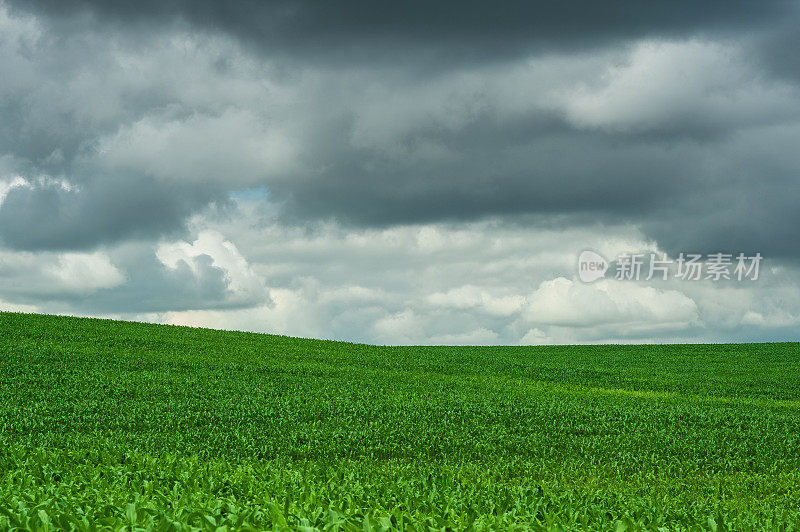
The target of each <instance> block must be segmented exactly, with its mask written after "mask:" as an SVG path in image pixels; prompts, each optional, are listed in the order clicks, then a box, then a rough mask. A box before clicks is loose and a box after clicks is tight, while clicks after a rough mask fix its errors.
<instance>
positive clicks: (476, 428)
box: [0, 313, 800, 530]
mask: <svg viewBox="0 0 800 532" xmlns="http://www.w3.org/2000/svg"><path fill="white" fill-rule="evenodd" d="M0 438H1V442H2V443H0V528H14V527H18V528H21V529H49V530H53V529H62V528H63V529H75V530H96V529H114V530H117V529H153V530H180V529H189V528H190V527H192V528H194V529H203V530H218V529H222V530H225V529H230V530H233V529H247V528H250V529H258V530H261V529H278V530H285V529H287V528H288V529H304V530H311V529H342V530H381V529H402V530H431V529H435V530H445V529H459V530H460V529H468V528H472V529H477V530H480V529H520V530H527V529H534V530H550V529H559V528H563V529H568V530H572V529H579V530H637V529H646V530H663V529H669V530H700V529H709V530H726V529H733V530H763V529H769V530H773V529H774V530H797V529H798V527H800V504H798V501H800V344H796V343H782V344H741V345H671V346H593V347H577V346H569V347H376V346H368V345H359V344H349V343H340V342H329V341H320V340H302V339H296V338H288V337H282V336H271V335H259V334H250V333H239V332H224V331H214V330H205V329H190V328H184V327H171V326H159V325H148V324H141V323H124V322H114V321H107V320H94V319H81V318H69V317H54V316H41V315H32V314H13V313H0Z"/></svg>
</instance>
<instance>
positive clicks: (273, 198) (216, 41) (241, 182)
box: [0, 0, 800, 345]
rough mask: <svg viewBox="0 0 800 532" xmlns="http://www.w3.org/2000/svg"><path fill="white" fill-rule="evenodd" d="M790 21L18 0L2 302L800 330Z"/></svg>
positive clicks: (493, 331)
mask: <svg viewBox="0 0 800 532" xmlns="http://www.w3.org/2000/svg"><path fill="white" fill-rule="evenodd" d="M798 28H800V2H797V1H759V2H752V1H748V2H745V1H737V0H725V1H722V0H709V1H704V2H696V1H688V0H685V1H682V0H678V1H675V0H672V1H669V2H667V1H660V0H653V1H649V2H619V1H613V0H612V1H609V2H595V1H591V2H590V1H585V0H572V1H565V2H558V3H547V4H545V3H532V2H531V3H528V2H514V3H499V4H498V3H489V2H470V1H466V2H465V1H463V0H462V1H458V2H455V1H449V0H447V1H437V2H422V1H415V0H411V1H408V2H381V1H369V2H368V1H342V2H328V1H322V0H318V1H314V0H285V1H283V0H282V1H264V2H257V1H254V0H249V1H245V0H242V1H230V2H223V1H209V0H197V1H194V0H193V1H189V0H160V1H155V0H143V1H140V2H135V3H131V2H128V1H121V0H110V1H109V0H105V1H101V0H43V1H28V0H26V1H22V0H19V1H17V0H0V310H10V311H20V312H43V313H52V314H72V315H80V316H98V317H109V318H115V319H125V320H138V321H149V322H157V323H170V324H179V325H191V326H201V327H213V328H223V329H234V330H248V331H256V332H268V333H277V334H288V335H293V336H304V337H316V338H330V339H339V340H348V341H357V342H367V343H376V344H487V345H493V344H525V345H527V344H563V343H568V344H583V343H651V342H657V343H667V342H742V341H773V340H795V341H796V340H798V336H800V335H798V331H800V238H798V236H797V230H798V228H799V227H800V208H798V205H799V204H800V149H798V147H800V142H799V141H800V54H798V53H797V50H798V49H800V31H798ZM584 250H592V251H594V252H595V253H597V254H598V255H600V256H601V257H602V258H604V259H606V260H607V262H608V263H609V265H608V270H607V272H606V274H605V276H602V277H601V278H599V279H597V280H594V281H593V282H584V281H582V280H581V277H580V276H579V265H578V260H579V256H580V254H581V252H582V251H584ZM716 253H723V254H726V255H730V258H731V261H732V262H731V265H730V268H729V273H730V277H731V279H725V278H724V277H723V278H719V279H715V278H714V277H713V276H710V275H707V273H708V272H709V271H710V270H708V264H707V262H708V261H709V260H710V258H709V256H710V255H713V254H716ZM681 254H683V256H684V257H688V256H689V255H690V254H697V255H700V256H701V260H702V262H703V263H704V268H705V269H704V270H703V272H702V275H701V278H700V279H697V280H692V279H687V278H682V277H681V276H680V273H681V272H680V270H679V267H680V257H681ZM739 254H742V255H743V257H744V258H745V259H749V258H751V257H755V256H756V254H759V256H760V257H762V258H761V260H760V262H759V263H758V264H759V270H758V276H757V278H754V277H756V276H755V275H754V272H753V271H752V270H751V275H750V277H747V276H745V277H744V278H743V279H737V276H736V274H735V270H734V267H735V266H736V264H737V257H738V255H739ZM631 256H641V257H643V258H644V264H643V266H642V276H641V278H639V279H636V278H632V276H630V275H629V276H628V277H626V276H625V275H621V272H624V264H625V262H626V260H627V259H626V258H625V257H628V258H630V257H631ZM651 257H656V258H659V259H660V260H665V261H666V262H668V263H670V265H669V271H668V272H666V273H667V274H666V279H665V278H663V276H662V275H656V276H653V278H651V279H649V280H648V279H646V277H648V275H647V273H648V268H649V265H650V264H651V262H652V261H651ZM634 260H635V259H634ZM750 264H751V265H752V261H751V263H750ZM726 268H727V266H726ZM618 277H619V278H618Z"/></svg>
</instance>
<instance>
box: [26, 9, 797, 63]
mask: <svg viewBox="0 0 800 532" xmlns="http://www.w3.org/2000/svg"><path fill="white" fill-rule="evenodd" d="M13 3H14V5H15V6H17V7H18V8H20V9H25V10H32V11H34V12H37V13H40V14H44V15H50V16H53V17H56V18H63V17H67V16H70V15H76V16H82V15H85V14H86V13H91V14H94V15H96V17H97V19H96V22H97V23H98V24H107V23H109V22H111V23H115V24H118V25H120V26H127V27H130V26H131V25H133V27H135V28H137V30H141V29H143V28H146V27H147V25H151V24H153V23H155V24H158V23H168V22H170V21H174V20H183V21H186V22H188V23H190V24H193V25H196V26H198V27H203V28H209V29H214V30H216V29H219V30H223V31H225V32H228V33H230V34H232V35H235V36H237V37H240V38H242V39H243V40H245V41H247V42H249V43H253V44H256V45H258V46H260V47H261V48H262V49H263V50H265V51H267V52H269V53H271V54H275V53H276V52H288V53H290V54H292V53H298V52H299V53H309V52H310V53H312V54H322V55H324V56H327V57H329V58H330V57H331V56H336V55H340V56H342V57H346V58H348V59H349V60H353V59H354V58H358V57H361V58H364V59H369V58H370V56H373V57H374V56H375V55H382V54H383V53H385V52H387V51H388V50H387V47H392V48H394V52H401V53H402V51H403V49H404V48H405V49H411V50H414V51H419V50H420V49H426V50H427V51H428V52H432V53H434V54H435V53H436V52H439V51H442V50H444V49H447V48H451V51H452V52H453V54H454V55H456V56H458V55H460V54H464V56H465V57H468V58H471V59H481V58H497V57H498V55H505V54H508V53H517V52H519V51H521V50H526V49H529V48H530V47H531V46H535V47H541V48H544V49H553V48H565V49H575V48H578V47H584V46H595V45H597V44H598V43H602V42H608V41H614V40H618V39H633V38H639V37H644V36H660V37H680V36H685V35H687V34H692V33H697V32H700V33H702V32H715V31H728V30H748V29H752V28H754V27H758V26H759V25H762V24H770V23H773V22H774V21H775V20H781V18H782V17H784V16H785V15H786V13H787V12H789V11H790V10H791V8H792V4H791V2H786V1H768V2H753V1H748V0H707V1H704V2H696V1H692V0H680V1H651V2H626V1H621V0H619V1H613V2H594V1H587V0H572V1H565V2H505V3H501V4H492V3H488V2H478V1H467V2H463V1H460V2H456V1H438V2H427V1H421V0H416V1H410V2H388V1H387V2H373V1H368V0H358V1H346V2H329V1H326V0H295V1H291V0H290V1H285V0H284V1H266V2H260V1H256V0H244V1H233V2H219V1H208V0H206V1H195V0H172V1H169V0H167V1H161V0H148V1H142V2H127V1H123V0H112V1H104V0H68V1H60V0H41V1H35V2H28V1H24V2H23V1H17V2H13ZM397 47H399V49H398V48H397ZM440 66H445V65H440Z"/></svg>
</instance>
